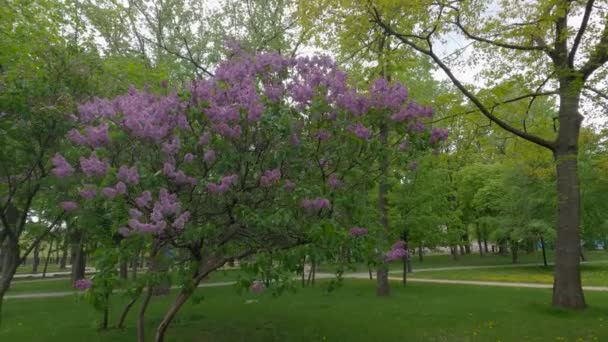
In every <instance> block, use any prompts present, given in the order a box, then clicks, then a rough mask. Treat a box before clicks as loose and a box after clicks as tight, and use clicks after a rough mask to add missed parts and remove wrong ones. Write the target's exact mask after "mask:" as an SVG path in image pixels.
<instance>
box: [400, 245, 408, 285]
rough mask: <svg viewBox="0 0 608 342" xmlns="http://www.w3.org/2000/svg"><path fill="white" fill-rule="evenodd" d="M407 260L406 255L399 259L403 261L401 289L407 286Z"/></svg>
mask: <svg viewBox="0 0 608 342" xmlns="http://www.w3.org/2000/svg"><path fill="white" fill-rule="evenodd" d="M407 259H408V257H407V253H405V255H404V256H403V257H402V258H401V260H402V261H403V279H402V283H403V287H406V286H407V272H408V267H407Z"/></svg>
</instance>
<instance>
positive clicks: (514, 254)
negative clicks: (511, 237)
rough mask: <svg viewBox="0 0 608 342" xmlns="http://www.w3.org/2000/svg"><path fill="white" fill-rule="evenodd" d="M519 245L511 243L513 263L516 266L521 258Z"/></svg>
mask: <svg viewBox="0 0 608 342" xmlns="http://www.w3.org/2000/svg"><path fill="white" fill-rule="evenodd" d="M518 251H519V245H518V243H517V242H512V243H511V262H512V263H514V264H517V262H518V260H519V259H518V258H519V254H518Z"/></svg>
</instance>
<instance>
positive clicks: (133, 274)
mask: <svg viewBox="0 0 608 342" xmlns="http://www.w3.org/2000/svg"><path fill="white" fill-rule="evenodd" d="M138 261H139V258H138V257H135V258H134V259H133V260H132V261H131V279H133V280H135V279H137V264H138Z"/></svg>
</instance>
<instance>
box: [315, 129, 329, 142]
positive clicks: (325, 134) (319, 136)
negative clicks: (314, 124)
mask: <svg viewBox="0 0 608 342" xmlns="http://www.w3.org/2000/svg"><path fill="white" fill-rule="evenodd" d="M329 136H330V134H329V133H328V132H327V131H325V130H323V129H320V130H318V131H317V134H316V137H317V139H319V141H325V140H327V139H329Z"/></svg>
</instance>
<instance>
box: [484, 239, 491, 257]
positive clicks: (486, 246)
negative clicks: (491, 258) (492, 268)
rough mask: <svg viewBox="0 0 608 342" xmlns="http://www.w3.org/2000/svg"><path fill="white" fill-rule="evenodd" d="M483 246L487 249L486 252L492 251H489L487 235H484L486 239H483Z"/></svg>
mask: <svg viewBox="0 0 608 342" xmlns="http://www.w3.org/2000/svg"><path fill="white" fill-rule="evenodd" d="M483 248H484V250H485V252H486V254H488V253H490V252H489V251H488V239H487V238H485V237H484V239H483Z"/></svg>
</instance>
